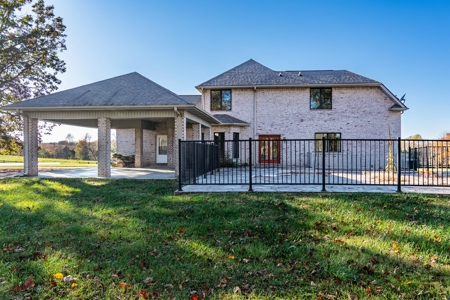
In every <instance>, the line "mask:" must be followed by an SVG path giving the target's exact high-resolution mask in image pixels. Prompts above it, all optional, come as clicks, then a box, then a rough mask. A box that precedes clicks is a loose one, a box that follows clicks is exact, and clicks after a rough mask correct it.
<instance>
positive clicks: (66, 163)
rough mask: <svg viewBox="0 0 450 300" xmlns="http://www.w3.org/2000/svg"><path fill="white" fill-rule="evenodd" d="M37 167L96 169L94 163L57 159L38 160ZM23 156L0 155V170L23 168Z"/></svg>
mask: <svg viewBox="0 0 450 300" xmlns="http://www.w3.org/2000/svg"><path fill="white" fill-rule="evenodd" d="M38 162H39V167H97V162H96V161H89V160H72V159H59V158H39V159H38ZM17 163H23V156H16V155H0V169H1V168H8V169H14V168H19V169H20V168H23V165H17Z"/></svg>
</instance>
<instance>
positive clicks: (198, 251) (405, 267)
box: [0, 178, 450, 299]
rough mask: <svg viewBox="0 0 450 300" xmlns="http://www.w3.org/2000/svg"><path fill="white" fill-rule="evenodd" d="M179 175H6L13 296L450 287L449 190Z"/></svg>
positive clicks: (322, 294) (442, 295)
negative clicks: (244, 185)
mask: <svg viewBox="0 0 450 300" xmlns="http://www.w3.org/2000/svg"><path fill="white" fill-rule="evenodd" d="M175 187H176V182H174V181H133V180H97V179H66V180H63V179H60V180H46V179H23V178H20V179H7V180H0V247H1V249H2V251H1V252H0V257H1V260H0V299H63V298H64V299H145V298H148V299H156V298H159V299H204V298H207V299H366V298H369V297H370V298H371V299H398V298H404V299H433V298H434V299H448V297H450V241H449V238H448V237H449V236H450V197H448V196H445V197H443V196H435V195H434V196H430V195H415V194H292V193H291V194H287V193H278V194H275V193H273V194H262V193H261V194H258V193H240V194H238V193H229V194H201V195H183V196H173V191H174V189H175ZM64 278H65V280H66V281H64Z"/></svg>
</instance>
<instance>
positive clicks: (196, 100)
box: [178, 95, 202, 105]
mask: <svg viewBox="0 0 450 300" xmlns="http://www.w3.org/2000/svg"><path fill="white" fill-rule="evenodd" d="M178 96H179V97H180V98H181V99H183V100H184V101H186V102H189V103H192V104H195V105H198V104H200V103H201V102H202V95H178Z"/></svg>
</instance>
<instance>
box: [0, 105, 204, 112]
mask: <svg viewBox="0 0 450 300" xmlns="http://www.w3.org/2000/svg"><path fill="white" fill-rule="evenodd" d="M194 107H195V105H194V104H191V105H146V106H50V107H48V106H32V107H26V106H21V107H17V106H14V107H9V106H4V107H2V108H1V109H2V110H9V111H17V110H19V111H20V112H23V111H43V110H46V111H71V110H88V111H89V110H149V109H170V110H172V109H173V108H177V109H179V108H181V109H188V108H194Z"/></svg>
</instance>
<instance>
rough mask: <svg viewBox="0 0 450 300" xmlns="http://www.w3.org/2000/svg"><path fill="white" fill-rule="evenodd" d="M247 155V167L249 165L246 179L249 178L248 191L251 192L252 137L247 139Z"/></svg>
mask: <svg viewBox="0 0 450 300" xmlns="http://www.w3.org/2000/svg"><path fill="white" fill-rule="evenodd" d="M248 145H249V147H248V155H249V161H248V167H249V172H248V176H249V178H248V180H249V187H248V191H249V192H253V182H252V177H253V174H252V166H253V157H252V138H249V139H248Z"/></svg>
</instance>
